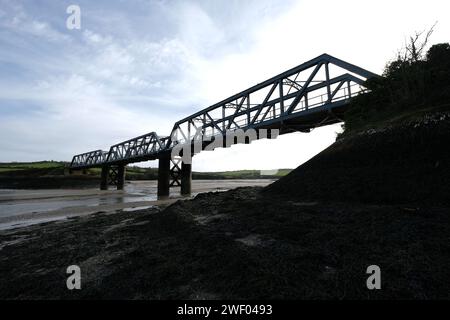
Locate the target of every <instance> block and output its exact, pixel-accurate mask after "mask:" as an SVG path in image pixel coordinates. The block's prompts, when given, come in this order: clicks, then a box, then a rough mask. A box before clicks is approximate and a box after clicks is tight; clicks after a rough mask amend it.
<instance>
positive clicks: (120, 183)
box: [117, 164, 125, 190]
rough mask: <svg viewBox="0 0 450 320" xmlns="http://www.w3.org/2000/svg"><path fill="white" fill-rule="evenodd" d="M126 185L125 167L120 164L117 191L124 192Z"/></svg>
mask: <svg viewBox="0 0 450 320" xmlns="http://www.w3.org/2000/svg"><path fill="white" fill-rule="evenodd" d="M124 184H125V165H124V164H120V165H119V166H118V168H117V190H123V186H124Z"/></svg>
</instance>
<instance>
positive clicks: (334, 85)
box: [70, 54, 379, 197]
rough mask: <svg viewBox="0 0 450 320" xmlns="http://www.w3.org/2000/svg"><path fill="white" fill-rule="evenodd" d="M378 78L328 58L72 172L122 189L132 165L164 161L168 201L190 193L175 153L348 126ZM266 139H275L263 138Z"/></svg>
mask: <svg viewBox="0 0 450 320" xmlns="http://www.w3.org/2000/svg"><path fill="white" fill-rule="evenodd" d="M373 77H379V76H378V75H377V74H375V73H372V72H370V71H367V70H365V69H363V68H360V67H358V66H355V65H353V64H350V63H348V62H345V61H343V60H340V59H337V58H335V57H333V56H330V55H328V54H322V55H320V56H318V57H317V58H314V59H312V60H310V61H307V62H305V63H302V64H301V65H299V66H297V67H295V68H292V69H290V70H288V71H285V72H283V73H281V74H279V75H277V76H275V77H272V78H270V79H268V80H266V81H264V82H261V83H259V84H257V85H255V86H253V87H251V88H249V89H247V90H244V91H242V92H240V93H238V94H235V95H233V96H231V97H229V98H227V99H225V100H222V101H220V102H218V103H216V104H214V105H212V106H210V107H208V108H206V109H203V110H201V111H198V112H196V113H194V114H192V115H190V116H188V117H186V118H184V119H182V120H179V121H177V122H176V123H175V124H174V126H173V128H172V131H171V133H170V135H169V136H159V135H158V134H157V133H156V132H150V133H148V134H145V135H142V136H139V137H136V138H133V139H130V140H127V141H124V142H121V143H118V144H115V145H113V146H111V147H110V148H109V151H102V150H95V151H90V152H86V153H83V154H79V155H75V156H74V157H73V159H72V162H71V164H70V169H71V170H77V169H88V168H93V167H101V168H102V185H101V187H102V189H106V188H107V185H108V184H110V183H111V182H112V184H115V185H116V186H117V187H118V189H122V188H123V183H124V172H125V170H124V167H125V166H126V165H127V164H129V163H134V162H141V161H148V160H155V159H159V170H158V195H159V196H161V197H163V196H167V195H168V194H169V188H170V187H172V186H181V193H182V194H189V193H190V180H191V178H190V177H191V165H190V161H184V162H182V161H181V160H180V158H179V157H171V156H170V154H171V151H172V150H173V149H174V148H179V147H181V146H183V147H186V146H189V147H191V146H193V145H194V144H198V143H199V141H200V144H201V150H203V149H204V148H205V147H206V145H207V144H205V143H203V142H201V141H214V140H215V139H217V138H218V137H221V138H222V137H226V136H228V135H229V134H230V132H231V133H232V132H235V131H237V130H243V131H247V130H249V129H255V130H256V131H258V130H259V129H269V132H270V130H274V129H275V130H277V133H279V134H285V133H290V132H294V131H302V132H309V131H310V130H311V129H313V128H315V127H319V126H324V125H329V124H332V123H337V122H342V121H343V119H344V113H345V110H346V106H347V105H348V104H349V102H350V99H351V98H352V97H354V96H356V95H359V94H363V93H365V92H367V88H365V87H364V83H365V81H366V80H368V79H370V78H373ZM266 137H269V138H270V134H269V136H267V135H265V136H258V137H257V138H258V139H259V138H266ZM246 143H249V142H246ZM201 150H200V151H201Z"/></svg>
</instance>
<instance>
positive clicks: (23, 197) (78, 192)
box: [0, 179, 272, 230]
mask: <svg viewBox="0 0 450 320" xmlns="http://www.w3.org/2000/svg"><path fill="white" fill-rule="evenodd" d="M271 182H272V180H269V179H258V180H250V179H245V180H194V181H193V196H195V195H196V194H198V193H201V192H208V191H225V190H228V189H232V188H236V187H240V186H266V185H268V184H269V183H271ZM156 189H157V183H156V181H130V182H128V183H127V184H126V186H125V190H123V191H116V190H108V191H100V190H98V188H90V189H65V190H61V189H50V190H5V189H3V190H2V189H0V230H2V229H10V228H17V227H22V226H26V225H31V224H36V223H41V222H49V221H54V220H61V219H66V218H68V217H75V216H80V215H87V214H92V213H96V212H114V211H117V210H139V209H145V208H150V207H152V206H158V205H161V204H167V203H172V202H174V201H176V199H180V198H181V197H180V195H179V194H180V190H179V188H173V189H171V197H170V199H168V200H164V201H158V200H157V196H156Z"/></svg>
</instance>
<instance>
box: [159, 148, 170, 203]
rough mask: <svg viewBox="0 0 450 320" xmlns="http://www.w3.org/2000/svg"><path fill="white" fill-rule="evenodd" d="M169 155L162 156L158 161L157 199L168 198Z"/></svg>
mask: <svg viewBox="0 0 450 320" xmlns="http://www.w3.org/2000/svg"><path fill="white" fill-rule="evenodd" d="M169 188H170V153H167V154H164V155H162V156H161V157H160V158H159V161H158V199H160V198H167V197H169Z"/></svg>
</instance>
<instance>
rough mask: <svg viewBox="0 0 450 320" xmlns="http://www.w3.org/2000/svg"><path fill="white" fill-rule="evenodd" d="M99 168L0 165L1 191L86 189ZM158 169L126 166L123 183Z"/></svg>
mask: <svg viewBox="0 0 450 320" xmlns="http://www.w3.org/2000/svg"><path fill="white" fill-rule="evenodd" d="M290 171H291V169H279V170H278V172H277V173H275V174H271V175H268V174H264V172H261V171H259V170H239V171H224V172H193V173H192V178H193V179H194V180H214V179H217V180H222V179H277V178H280V177H282V176H284V175H286V174H288V173H289V172H290ZM100 172H101V169H100V168H92V169H88V170H84V171H78V172H74V173H72V174H71V173H70V172H69V170H68V163H66V162H59V161H40V162H11V163H0V188H11V189H41V188H44V189H53V188H88V187H96V186H98V185H99V184H100ZM157 178H158V169H157V168H141V167H137V166H128V167H127V170H126V180H128V181H133V180H156V179H157Z"/></svg>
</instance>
